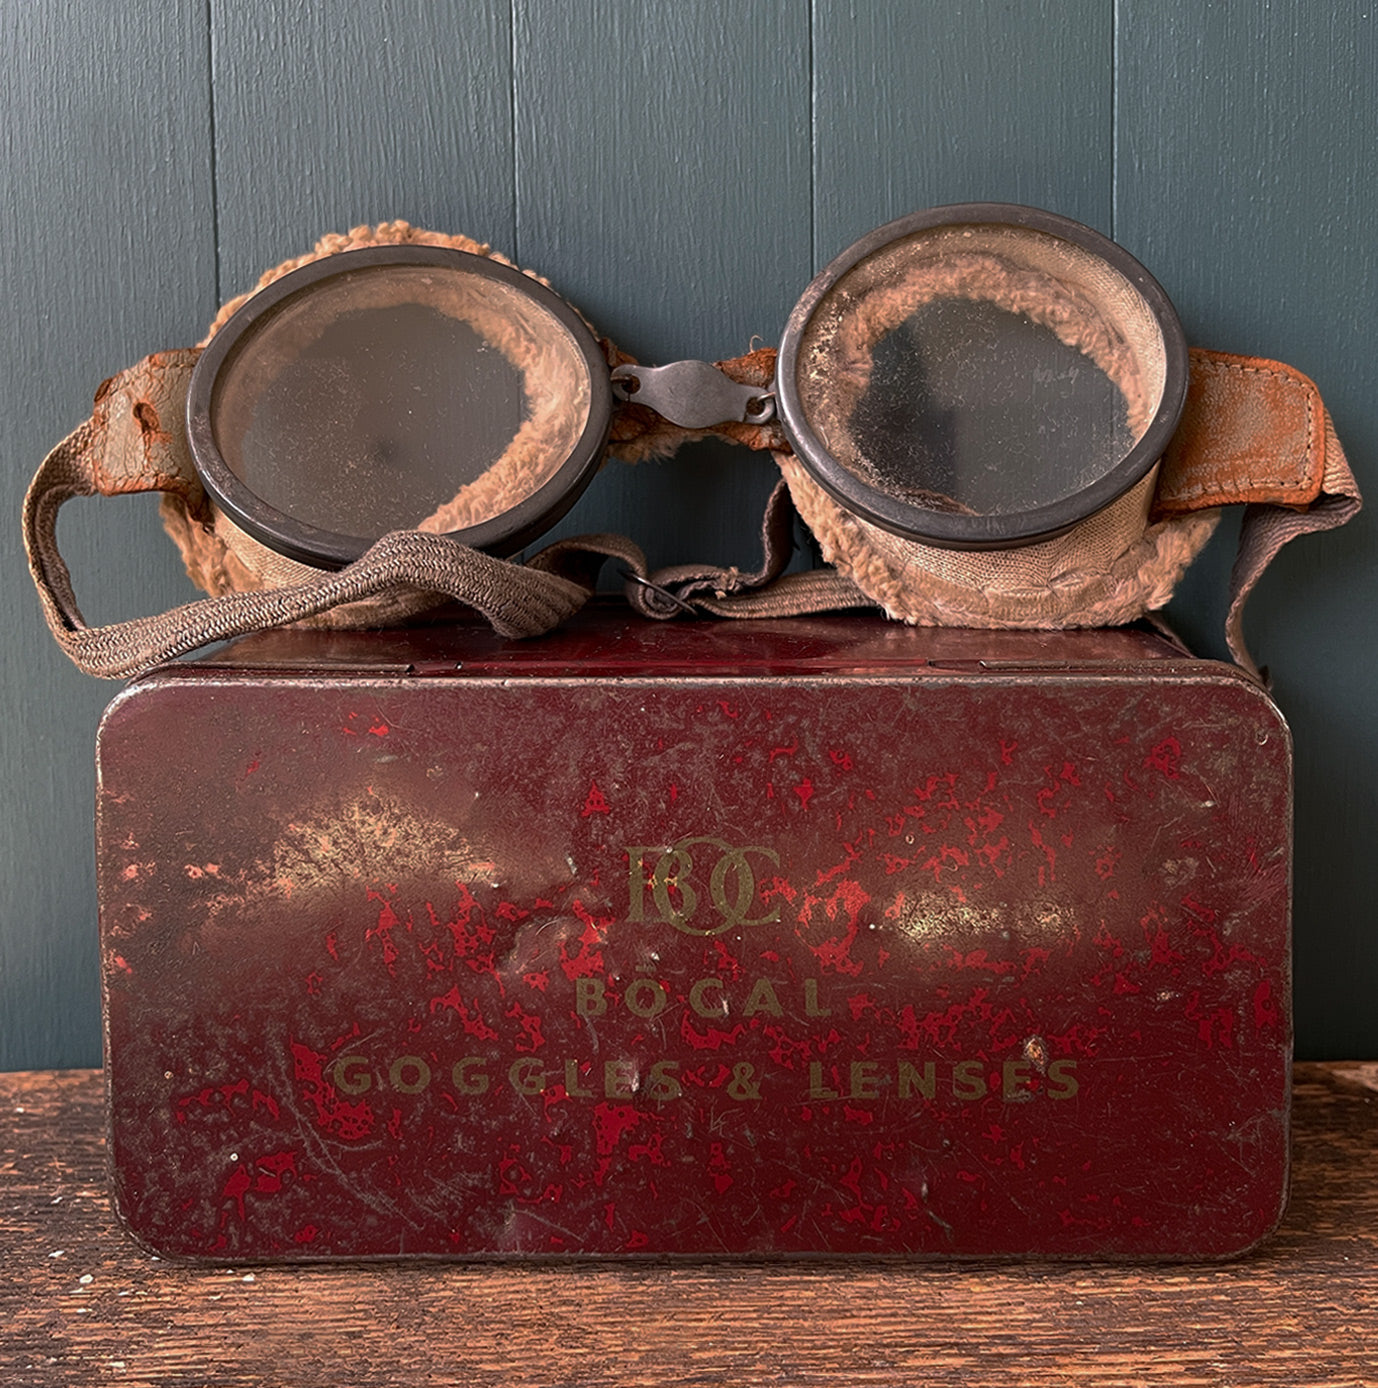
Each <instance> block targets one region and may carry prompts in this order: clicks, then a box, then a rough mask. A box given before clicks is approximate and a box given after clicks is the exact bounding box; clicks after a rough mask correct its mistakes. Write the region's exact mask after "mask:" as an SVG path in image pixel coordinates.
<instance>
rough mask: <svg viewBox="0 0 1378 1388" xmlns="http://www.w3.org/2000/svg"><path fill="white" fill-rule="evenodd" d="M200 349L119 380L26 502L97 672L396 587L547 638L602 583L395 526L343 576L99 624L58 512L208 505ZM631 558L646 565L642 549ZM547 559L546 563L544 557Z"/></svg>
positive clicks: (59, 596) (47, 565)
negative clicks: (79, 594)
mask: <svg viewBox="0 0 1378 1388" xmlns="http://www.w3.org/2000/svg"><path fill="white" fill-rule="evenodd" d="M196 355H197V354H196V353H195V352H194V351H188V352H166V353H159V354H158V355H157V356H156V357H151V358H149V359H147V360H146V361H144V362H141V363H139V365H138V366H135V367H133V368H131V369H130V370H129V371H125V372H122V373H121V374H120V375H118V376H115V377H112V378H111V380H109V381H107V382H106V383H105V384H104V385H103V386H102V387H101V389H100V392H99V393H98V395H97V397H96V409H95V413H94V414H93V415H92V417H91V418H90V419H89V420H88V421H87V422H86V423H85V424H83V425H81V426H80V427H79V428H78V429H76V430H75V431H74V432H73V433H71V434H69V435H68V436H67V438H65V439H63V441H62V442H61V443H60V444H58V446H57V447H56V448H54V449H53V451H52V452H51V453H49V454H48V456H47V457H46V458H45V459H44V460H43V464H42V466H41V467H40V468H39V470H38V473H37V475H36V476H35V477H34V479H33V482H32V483H31V484H30V487H29V491H28V494H27V496H26V497H25V498H24V514H23V525H24V543H25V548H26V549H27V551H28V556H29V570H30V572H31V573H32V575H33V580H34V584H35V586H36V587H37V589H38V595H39V599H40V601H41V602H42V604H43V612H44V615H45V617H46V618H47V621H48V626H49V628H50V629H51V631H52V633H53V636H54V637H55V638H56V639H57V642H58V644H59V645H60V646H61V647H62V649H63V650H64V651H65V652H66V653H67V654H68V656H70V657H71V659H72V660H73V661H74V662H75V663H76V664H77V665H78V666H79V667H80V668H81V669H82V670H84V671H85V672H86V673H87V674H91V675H99V676H102V677H103V678H106V679H123V678H127V677H129V676H132V675H136V674H139V673H141V672H142V671H144V670H147V669H149V668H150V667H152V666H154V665H157V664H160V663H162V662H163V661H166V660H171V659H174V658H176V657H177V656H181V655H185V654H187V653H188V652H189V651H193V650H195V649H197V647H199V646H204V645H207V644H209V643H211V642H214V641H223V640H225V639H226V638H228V637H232V636H242V635H245V634H247V633H249V632H253V631H261V630H263V629H265V628H267V627H275V626H285V625H287V624H288V623H291V622H299V621H302V620H303V619H305V618H308V617H313V616H316V615H317V614H319V613H322V612H325V611H328V610H329V609H331V608H334V607H338V606H340V605H341V604H343V603H349V602H357V601H359V600H360V599H364V598H370V597H374V596H376V595H378V594H380V593H384V592H397V591H399V590H401V591H412V592H419V593H433V594H438V595H441V596H442V597H445V598H452V599H454V600H456V601H458V602H461V603H463V604H465V606H467V607H471V608H473V609H474V610H475V611H477V612H479V613H481V614H482V615H483V616H484V617H485V618H486V619H487V620H488V621H489V622H490V623H491V624H492V626H493V628H494V630H495V631H497V632H498V633H499V635H502V636H508V637H523V636H534V635H539V634H540V633H541V632H545V631H549V630H551V629H552V628H553V627H556V626H558V625H559V624H560V623H561V622H563V621H564V620H565V619H566V618H568V617H570V616H572V615H573V614H574V613H575V612H577V611H578V610H579V609H580V608H581V607H582V606H583V605H584V603H585V602H587V601H588V598H589V596H590V594H591V591H592V587H593V583H592V582H591V581H590V582H588V583H584V582H579V581H577V578H570V577H566V576H565V573H564V572H563V571H562V569H563V567H564V566H563V565H562V564H561V563H560V562H559V561H558V560H557V561H555V562H551V563H548V564H545V565H541V566H523V565H518V564H511V563H508V562H506V561H505V560H502V559H494V558H493V557H492V556H491V555H487V554H483V553H480V552H479V551H477V550H473V549H469V548H467V547H465V546H463V545H459V544H456V543H455V542H454V541H453V540H450V539H448V538H447V537H445V536H443V535H429V534H422V533H420V532H418V531H396V532H393V533H392V534H389V535H385V536H383V538H382V539H380V540H379V541H378V542H377V544H375V545H374V546H373V547H372V548H371V549H370V550H369V551H368V552H367V553H366V554H365V555H363V557H362V558H360V559H358V560H356V561H355V562H354V563H352V564H350V565H348V566H347V567H346V568H343V569H341V570H339V572H337V573H329V572H321V573H319V574H318V575H316V574H313V575H312V576H311V577H310V578H309V579H306V580H304V581H302V582H300V583H296V584H292V585H289V586H286V587H281V588H273V589H268V590H265V591H257V592H240V593H227V594H224V595H222V596H220V597H214V598H205V599H202V600H201V601H198V602H192V603H188V604H186V605H185V606H182V607H176V608H173V609H172V610H171V611H170V612H165V613H162V614H160V615H158V616H155V617H142V618H136V619H135V620H133V621H127V622H117V623H113V624H111V625H109V626H102V627H90V626H88V625H87V624H86V621H85V619H84V618H83V617H82V615H81V609H80V607H79V606H78V605H77V599H76V594H75V592H74V590H73V587H72V579H71V574H70V573H69V571H68V569H67V565H66V563H65V562H64V561H63V558H62V555H61V553H60V552H59V550H58V546H57V515H58V511H59V510H60V509H61V507H62V505H63V504H64V503H65V502H67V501H69V500H70V499H71V498H72V497H76V496H94V495H97V494H100V495H105V496H114V495H118V494H121V493H127V492H147V491H161V492H171V493H175V494H179V495H181V496H183V497H186V498H193V499H194V498H197V497H198V496H199V492H200V485H199V482H198V481H197V479H196V477H195V476H194V474H193V473H192V471H191V466H190V462H189V460H188V458H187V455H186V448H185V444H184V443H180V442H179V440H180V439H181V437H182V435H181V431H180V429H179V427H178V423H177V421H180V418H181V415H180V411H181V409H182V408H183V407H184V405H185V399H186V388H187V382H188V380H189V379H190V375H191V368H192V366H193V365H194V364H195V360H196ZM602 539H604V537H598V536H590V537H588V541H589V545H588V553H585V554H584V555H583V557H582V558H581V559H580V561H579V563H578V565H577V569H578V571H579V576H582V575H583V574H586V573H588V572H589V571H590V568H591V567H592V571H593V573H594V576H595V577H596V564H597V562H601V561H594V560H592V559H591V558H590V557H589V556H590V554H596V553H597V549H598V544H599V542H600V541H601V540H602ZM612 548H614V549H615V550H616V552H617V553H618V555H619V556H621V557H625V558H626V559H627V560H628V561H630V562H633V563H639V564H640V565H641V567H642V568H643V569H644V568H645V559H644V557H642V556H641V554H640V551H639V550H637V549H636V548H635V546H632V545H630V542H620V543H618V544H617V545H615V546H612ZM538 557H539V556H538Z"/></svg>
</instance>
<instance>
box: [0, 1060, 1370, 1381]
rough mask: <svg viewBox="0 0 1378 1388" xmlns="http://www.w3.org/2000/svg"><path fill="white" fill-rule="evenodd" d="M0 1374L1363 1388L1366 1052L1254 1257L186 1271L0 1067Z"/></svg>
mask: <svg viewBox="0 0 1378 1388" xmlns="http://www.w3.org/2000/svg"><path fill="white" fill-rule="evenodd" d="M0 1115H3V1117H0V1230H3V1238H4V1244H5V1248H6V1256H5V1278H4V1281H3V1282H0V1326H3V1327H4V1328H3V1330H0V1367H3V1368H6V1370H7V1372H6V1374H5V1377H6V1381H8V1382H22V1383H25V1384H32V1385H36V1386H37V1385H45V1384H63V1385H71V1386H72V1388H77V1386H78V1385H86V1384H98V1383H99V1384H105V1383H110V1382H119V1383H124V1384H128V1385H153V1384H186V1385H203V1384H204V1385H216V1386H217V1388H221V1386H223V1388H230V1385H241V1384H243V1385H247V1384H276V1383H290V1384H297V1385H314V1384H321V1385H332V1388H333V1386H334V1385H341V1384H351V1385H360V1388H365V1386H366V1385H373V1384H379V1385H381V1384H397V1383H406V1384H408V1385H421V1384H442V1383H457V1382H462V1383H465V1384H475V1385H488V1384H494V1385H496V1384H573V1383H578V1384H585V1385H592V1384H659V1383H671V1382H675V1383H686V1382H688V1383H715V1384H716V1383H729V1384H730V1383H743V1382H752V1383H765V1384H811V1385H825V1384H834V1383H835V1384H852V1385H864V1384H876V1385H881V1384H884V1385H895V1384H905V1383H924V1384H954V1385H955V1384H961V1385H978V1384H1021V1385H1039V1384H1057V1385H1074V1384H1092V1383H1094V1384H1099V1385H1105V1384H1126V1385H1128V1384H1134V1385H1140V1384H1143V1385H1152V1384H1177V1385H1183V1384H1230V1385H1233V1386H1234V1388H1244V1385H1252V1384H1286V1385H1290V1388H1303V1386H1304V1385H1311V1384H1315V1385H1322V1384H1324V1385H1340V1384H1344V1385H1354V1384H1367V1383H1373V1382H1375V1381H1378V1064H1368V1065H1331V1066H1321V1065H1301V1066H1298V1067H1297V1074H1296V1093H1295V1150H1294V1163H1295V1164H1294V1174H1293V1191H1292V1204H1291V1209H1290V1211H1289V1213H1288V1215H1287V1218H1286V1220H1285V1221H1284V1223H1283V1226H1282V1228H1281V1230H1280V1231H1279V1233H1278V1234H1277V1235H1276V1236H1275V1237H1274V1238H1273V1239H1272V1240H1271V1241H1270V1242H1269V1243H1267V1244H1266V1245H1265V1246H1264V1247H1263V1248H1262V1249H1261V1250H1260V1251H1259V1252H1258V1253H1256V1254H1255V1255H1254V1256H1252V1257H1248V1258H1245V1259H1242V1260H1240V1261H1238V1262H1234V1263H1227V1264H1222V1265H1188V1266H1162V1267H1156V1268H1143V1267H1140V1268H1132V1267H1119V1268H1116V1267H1098V1266H1095V1265H1089V1264H1074V1265H1064V1266H1056V1265H1031V1266H1025V1265H975V1266H969V1267H952V1266H941V1265H935V1266H923V1265H905V1264H889V1265H887V1264H884V1263H875V1262H873V1263H869V1264H867V1263H849V1264H842V1263H831V1264H801V1263H788V1264H778V1265H731V1264H714V1263H694V1264H685V1265H676V1266H665V1265H644V1266H638V1265H632V1264H621V1265H607V1266H598V1265H590V1264H584V1265H559V1266H550V1265H546V1266H526V1267H522V1266H490V1267H481V1266H473V1265H453V1266H451V1265H438V1264H432V1265H429V1266H422V1267H418V1266H412V1267H406V1266H382V1265H376V1266H369V1267H348V1266H340V1267H321V1268H315V1269H310V1270H306V1271H300V1270H297V1271H286V1270H274V1269H265V1268H259V1269H249V1268H235V1269H230V1268H225V1269H213V1270H193V1269H186V1268H179V1267H174V1266H171V1265H168V1264H164V1263H160V1262H158V1261H157V1260H156V1259H150V1258H149V1257H148V1256H147V1255H145V1254H143V1253H141V1252H140V1251H139V1250H138V1249H137V1248H135V1247H134V1246H133V1245H132V1244H130V1243H128V1242H127V1241H125V1239H124V1238H123V1236H122V1235H121V1234H120V1232H119V1231H118V1229H117V1228H116V1227H115V1225H114V1222H113V1220H112V1218H111V1215H110V1211H109V1206H108V1203H107V1200H106V1196H105V1191H104V1181H103V1161H104V1156H103V1142H102V1139H101V1136H100V1132H101V1123H102V1116H101V1079H100V1075H99V1074H98V1073H96V1072H67V1073H45V1074H15V1075H7V1076H4V1077H2V1078H0Z"/></svg>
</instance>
